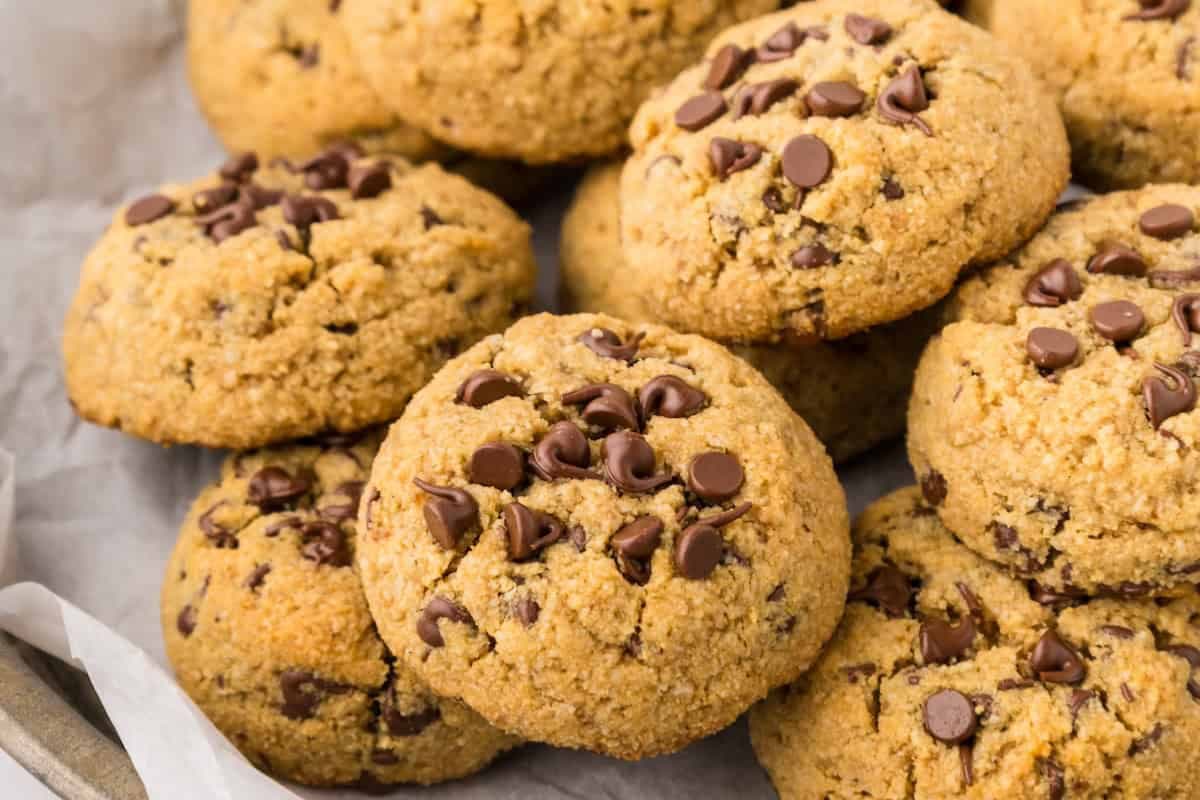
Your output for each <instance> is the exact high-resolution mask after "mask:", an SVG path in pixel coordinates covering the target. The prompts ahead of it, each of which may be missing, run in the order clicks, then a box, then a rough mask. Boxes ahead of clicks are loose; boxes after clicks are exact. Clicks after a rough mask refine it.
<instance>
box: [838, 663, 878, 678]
mask: <svg viewBox="0 0 1200 800" xmlns="http://www.w3.org/2000/svg"><path fill="white" fill-rule="evenodd" d="M878 669H879V666H878V665H877V664H875V663H873V662H871V661H866V662H864V663H862V664H851V665H849V666H846V667H842V671H843V672H845V673H846V680H847V681H849V682H850V683H858V680H859V678H869V677H871V676H872V675H874V674H875V672H876V670H878Z"/></svg>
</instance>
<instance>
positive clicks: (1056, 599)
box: [1010, 529, 1086, 608]
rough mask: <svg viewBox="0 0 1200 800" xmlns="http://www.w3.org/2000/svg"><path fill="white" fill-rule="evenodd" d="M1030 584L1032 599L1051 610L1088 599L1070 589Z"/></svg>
mask: <svg viewBox="0 0 1200 800" xmlns="http://www.w3.org/2000/svg"><path fill="white" fill-rule="evenodd" d="M1010 530H1011V529H1010ZM1010 549H1014V550H1020V549H1021V548H1020V547H1014V548H1010ZM1029 584H1030V585H1029V597H1030V599H1031V600H1033V602H1035V603H1037V604H1038V605H1043V606H1049V607H1051V608H1062V607H1065V606H1069V605H1072V604H1073V603H1075V602H1077V601H1079V600H1082V599H1084V598H1085V597H1086V595H1085V594H1084V593H1083V592H1081V591H1079V590H1077V589H1072V588H1070V587H1066V588H1064V589H1061V590H1059V591H1055V590H1053V589H1051V588H1049V587H1048V586H1042V585H1041V584H1040V583H1038V582H1037V581H1030V582H1029Z"/></svg>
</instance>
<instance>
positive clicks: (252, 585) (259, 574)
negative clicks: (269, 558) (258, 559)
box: [242, 564, 271, 592]
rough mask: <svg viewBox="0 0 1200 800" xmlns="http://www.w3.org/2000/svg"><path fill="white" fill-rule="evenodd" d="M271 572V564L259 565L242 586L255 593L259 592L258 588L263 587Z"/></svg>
mask: <svg viewBox="0 0 1200 800" xmlns="http://www.w3.org/2000/svg"><path fill="white" fill-rule="evenodd" d="M270 572H271V565H270V564H259V565H258V566H256V567H255V568H254V571H253V572H251V573H250V574H249V575H247V576H246V580H245V582H244V583H243V584H242V585H243V586H245V587H246V588H247V589H249V590H250V591H252V592H253V591H255V590H257V589H258V587H260V586H262V585H263V582H264V581H265V580H266V579H267V575H269V574H270Z"/></svg>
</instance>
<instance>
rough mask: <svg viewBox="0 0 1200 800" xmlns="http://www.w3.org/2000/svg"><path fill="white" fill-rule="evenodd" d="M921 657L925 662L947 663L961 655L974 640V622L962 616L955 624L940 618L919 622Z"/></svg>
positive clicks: (968, 648) (969, 647)
mask: <svg viewBox="0 0 1200 800" xmlns="http://www.w3.org/2000/svg"><path fill="white" fill-rule="evenodd" d="M920 641H921V657H922V658H924V659H925V663H926V664H949V663H950V662H952V661H956V660H958V659H960V658H962V657H963V655H965V654H966V652H967V651H968V650H970V649H971V645H972V644H973V643H974V641H975V622H974V621H973V620H972V619H971V618H970V617H963V619H962V620H960V621H959V623H958V624H957V625H953V626H952V625H950V624H949V623H948V622H945V621H943V620H940V619H933V620H927V621H925V622H923V623H921V635H920Z"/></svg>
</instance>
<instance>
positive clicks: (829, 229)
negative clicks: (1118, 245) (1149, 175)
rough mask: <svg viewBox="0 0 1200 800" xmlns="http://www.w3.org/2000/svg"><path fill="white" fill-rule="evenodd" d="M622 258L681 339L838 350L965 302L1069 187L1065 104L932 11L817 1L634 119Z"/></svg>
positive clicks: (918, 6) (929, 7)
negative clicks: (684, 333) (971, 275)
mask: <svg viewBox="0 0 1200 800" xmlns="http://www.w3.org/2000/svg"><path fill="white" fill-rule="evenodd" d="M631 138H632V140H633V147H634V153H633V156H632V158H631V159H630V160H629V162H628V164H627V166H626V168H625V172H624V176H623V182H622V197H621V202H622V204H623V209H624V213H623V217H622V227H623V231H624V242H625V252H626V256H627V257H628V258H629V261H630V263H631V264H632V265H633V267H634V269H635V270H638V271H644V272H645V273H646V275H647V284H648V286H649V287H650V298H649V299H650V300H651V301H652V302H653V304H654V307H655V308H656V309H657V310H658V313H659V314H660V315H661V316H662V318H663V319H664V320H665V321H666V322H668V323H669V324H673V325H675V326H677V327H680V328H683V329H686V330H691V331H695V332H697V333H702V334H705V335H707V336H712V337H714V338H718V339H723V340H737V341H745V342H760V341H766V342H774V341H779V340H781V339H788V338H801V339H812V338H823V339H837V338H841V337H844V336H847V335H848V334H851V333H854V332H855V331H859V330H863V329H865V328H868V327H871V326H874V325H879V324H881V323H885V322H889V321H891V320H896V319H900V318H903V317H906V316H908V315H909V314H911V313H912V312H914V311H916V310H918V309H921V308H925V307H927V306H930V305H932V304H933V303H934V302H936V301H937V300H938V299H940V298H941V297H943V296H944V295H945V294H947V293H948V292H949V291H950V288H951V286H953V284H954V280H955V278H956V277H957V275H958V273H959V271H960V270H961V269H962V267H963V266H965V265H967V264H969V263H972V262H980V261H987V260H990V259H994V258H998V257H1000V256H1001V255H1003V254H1004V253H1005V252H1007V251H1008V250H1009V249H1011V248H1012V247H1014V246H1015V245H1017V244H1018V243H1020V242H1021V241H1023V240H1024V239H1025V238H1027V237H1028V236H1029V235H1031V234H1032V233H1033V232H1034V231H1035V230H1037V228H1038V227H1039V226H1040V225H1041V224H1042V222H1043V221H1044V220H1045V218H1046V216H1047V215H1048V214H1049V213H1050V211H1051V210H1052V209H1053V207H1054V201H1055V198H1056V197H1057V196H1058V194H1059V192H1060V191H1061V190H1062V189H1063V188H1064V187H1065V185H1066V182H1067V175H1068V154H1067V143H1066V137H1065V135H1064V134H1063V131H1062V122H1061V120H1060V119H1059V116H1058V112H1057V111H1056V110H1055V107H1054V104H1053V102H1052V100H1051V99H1050V98H1049V97H1048V96H1047V95H1046V93H1045V92H1044V91H1043V90H1042V89H1041V88H1040V87H1039V85H1038V83H1037V81H1036V80H1035V79H1034V77H1033V76H1032V74H1031V73H1030V71H1029V69H1028V68H1027V67H1026V66H1025V65H1024V64H1023V63H1021V62H1020V61H1019V60H1018V59H1017V58H1015V57H1014V56H1012V55H1010V54H1009V52H1008V50H1007V49H1006V48H1005V47H1003V46H1002V45H1000V44H999V43H997V42H996V41H995V40H993V39H992V38H991V37H989V36H988V35H987V34H985V33H983V32H981V31H979V30H978V29H977V28H974V27H972V26H970V25H968V24H967V23H965V22H963V21H962V20H961V19H958V18H957V17H954V16H953V15H951V14H949V13H947V12H945V11H942V10H941V9H940V8H939V7H938V6H937V4H936V3H933V2H931V1H930V0H818V1H817V2H810V3H801V4H799V5H797V6H796V7H795V8H793V9H791V10H789V11H784V12H780V13H778V14H775V15H772V16H768V17H763V18H762V19H758V20H755V21H753V22H749V23H746V24H744V25H740V26H738V27H735V28H732V29H730V30H728V31H726V32H725V33H723V34H722V35H721V36H720V37H718V38H717V40H716V41H715V42H713V44H712V45H711V46H710V48H709V58H708V60H707V61H705V62H703V63H701V64H698V65H696V66H693V67H691V68H689V69H687V70H684V72H683V73H681V74H680V76H679V77H678V78H677V79H676V80H675V81H673V82H672V83H671V84H670V85H669V86H668V87H667V88H666V89H665V90H664V91H662V92H659V93H658V94H657V95H655V96H654V97H653V98H652V99H651V100H650V101H648V102H647V103H646V104H645V105H644V106H642V108H641V110H640V111H639V112H638V115H637V118H636V119H635V120H634V123H633V127H632V128H631Z"/></svg>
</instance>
